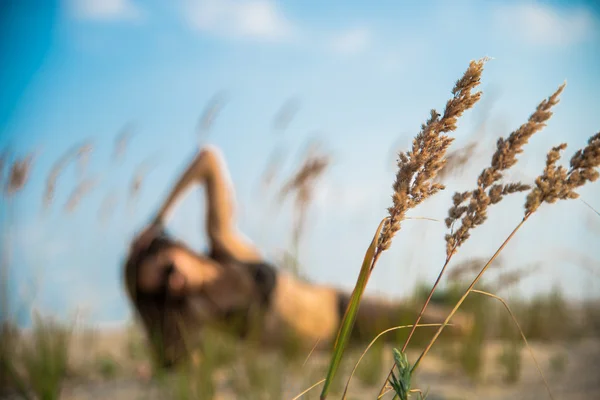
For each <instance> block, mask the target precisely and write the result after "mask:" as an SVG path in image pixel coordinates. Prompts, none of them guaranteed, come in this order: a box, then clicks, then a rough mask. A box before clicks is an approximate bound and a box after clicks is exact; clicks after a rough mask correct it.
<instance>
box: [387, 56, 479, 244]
mask: <svg viewBox="0 0 600 400" xmlns="http://www.w3.org/2000/svg"><path fill="white" fill-rule="evenodd" d="M486 61H487V59H481V60H479V61H471V63H470V65H469V67H468V68H467V70H466V72H465V73H464V75H463V77H462V78H461V79H459V80H458V81H457V82H456V84H455V86H454V88H453V89H452V94H453V95H454V96H453V97H452V98H451V99H450V100H448V102H447V103H446V108H445V110H444V114H443V115H441V114H438V112H437V111H435V110H431V114H430V117H429V119H428V120H427V122H426V123H425V124H423V125H422V126H421V131H420V132H419V134H418V135H417V136H416V137H415V139H414V140H413V143H412V149H411V150H410V151H407V152H401V153H399V155H398V172H397V174H396V180H395V182H394V185H393V189H394V193H393V194H392V202H393V205H392V206H391V207H389V208H388V212H389V215H390V219H389V220H388V222H387V223H386V225H385V227H384V230H383V232H382V234H381V237H380V239H379V249H380V250H381V251H383V250H387V249H388V248H389V247H390V245H391V241H392V238H393V237H394V235H395V233H396V232H397V231H398V230H400V223H401V221H402V220H403V219H404V216H405V214H406V212H407V211H408V210H409V209H411V208H414V207H416V206H417V205H418V204H420V203H421V202H423V201H424V200H425V199H427V198H428V197H430V196H433V195H434V194H435V193H437V192H439V191H440V190H442V189H444V185H442V184H440V183H438V182H435V178H436V177H437V174H438V173H439V172H440V170H442V168H444V166H445V165H446V158H445V155H446V151H447V150H448V147H449V146H450V144H451V143H452V141H453V140H454V139H453V138H450V137H449V136H447V135H445V133H448V132H452V131H454V130H455V129H456V122H457V121H458V118H459V117H460V116H461V115H462V114H463V113H464V112H465V111H466V110H468V109H470V108H471V107H473V106H474V105H475V103H476V102H477V101H478V100H479V99H480V97H481V92H474V93H473V92H472V91H473V89H474V88H475V87H477V86H478V85H479V84H480V81H481V74H482V72H483V65H484V63H485V62H486Z"/></svg>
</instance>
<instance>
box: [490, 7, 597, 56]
mask: <svg viewBox="0 0 600 400" xmlns="http://www.w3.org/2000/svg"><path fill="white" fill-rule="evenodd" d="M494 20H495V21H494V22H495V24H496V27H497V28H498V29H499V30H501V31H502V32H503V33H504V34H508V35H511V36H513V37H514V38H516V39H519V40H524V41H526V42H528V43H530V44H534V45H548V46H557V45H571V44H575V43H578V42H580V41H582V40H585V39H586V38H587V37H589V35H590V34H591V32H592V30H593V28H594V19H593V18H592V16H591V14H590V13H589V11H587V10H585V9H572V10H567V9H565V10H562V11H560V13H559V12H558V11H557V10H556V9H554V8H552V7H550V6H547V5H542V4H516V5H510V6H500V7H498V8H497V9H496V13H495V18H494Z"/></svg>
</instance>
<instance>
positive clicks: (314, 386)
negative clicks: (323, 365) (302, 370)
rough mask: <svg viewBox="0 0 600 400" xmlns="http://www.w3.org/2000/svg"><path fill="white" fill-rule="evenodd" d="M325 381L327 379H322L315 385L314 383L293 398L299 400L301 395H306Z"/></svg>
mask: <svg viewBox="0 0 600 400" xmlns="http://www.w3.org/2000/svg"><path fill="white" fill-rule="evenodd" d="M323 382H325V379H321V380H320V381H319V382H317V383H315V384H314V385H312V386H311V387H309V388H308V389H306V390H304V391H303V392H302V393H300V394H299V395H298V396H296V397H294V398H293V399H292V400H298V399H299V398H300V397H302V396H304V395H305V394H306V393H308V392H310V391H311V390H313V389H314V388H316V387H317V386H319V385H320V384H321V383H323Z"/></svg>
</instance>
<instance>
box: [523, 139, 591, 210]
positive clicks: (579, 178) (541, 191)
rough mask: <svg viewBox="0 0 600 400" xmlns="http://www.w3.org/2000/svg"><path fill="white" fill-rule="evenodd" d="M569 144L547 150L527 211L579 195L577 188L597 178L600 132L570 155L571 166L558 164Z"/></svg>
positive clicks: (528, 201)
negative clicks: (542, 170)
mask: <svg viewBox="0 0 600 400" xmlns="http://www.w3.org/2000/svg"><path fill="white" fill-rule="evenodd" d="M566 148H567V145H566V144H564V143H563V144H561V145H559V146H556V147H554V148H552V150H550V152H548V156H547V158H546V167H545V168H544V172H543V173H542V174H541V175H540V176H538V177H537V178H536V180H535V187H534V188H533V189H532V190H531V192H530V193H529V195H528V196H527V201H526V203H525V215H526V216H527V215H531V214H532V213H534V212H535V211H536V210H537V209H538V208H539V206H540V205H541V204H542V203H554V202H556V201H558V200H566V199H576V198H578V197H579V194H577V192H575V190H576V189H578V188H580V187H581V186H583V185H585V184H586V183H587V182H594V181H596V179H598V176H599V175H600V173H598V171H597V168H598V166H600V132H598V133H596V134H595V135H593V136H592V137H590V139H589V140H588V145H587V146H586V147H584V148H583V149H580V150H578V151H577V152H576V153H575V154H574V155H573V157H571V162H570V168H569V169H568V170H567V169H566V168H564V167H562V166H557V165H556V164H557V162H558V161H559V160H560V152H561V151H563V150H564V149H566Z"/></svg>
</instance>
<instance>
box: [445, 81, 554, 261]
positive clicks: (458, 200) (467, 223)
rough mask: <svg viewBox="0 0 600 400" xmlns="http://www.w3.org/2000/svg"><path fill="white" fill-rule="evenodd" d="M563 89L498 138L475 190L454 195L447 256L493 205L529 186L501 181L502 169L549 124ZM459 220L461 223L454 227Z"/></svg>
mask: <svg viewBox="0 0 600 400" xmlns="http://www.w3.org/2000/svg"><path fill="white" fill-rule="evenodd" d="M564 88H565V84H562V85H561V86H559V87H558V89H557V90H556V92H554V93H553V94H552V95H551V96H550V97H549V98H548V99H545V100H543V101H542V102H541V103H540V104H539V105H538V106H537V108H536V110H535V112H534V113H533V114H531V116H530V117H529V119H528V120H527V122H526V123H524V124H523V125H521V126H520V127H519V128H518V129H517V130H515V131H514V132H512V133H511V134H510V135H509V136H508V138H507V139H504V138H500V139H498V142H497V146H496V147H497V148H496V152H495V153H494V155H493V156H492V162H491V165H490V166H489V167H487V168H485V169H484V170H483V171H482V172H481V174H480V175H479V179H478V180H477V187H476V188H475V189H473V190H472V191H467V192H461V193H456V194H455V195H454V197H453V205H452V207H451V208H450V210H449V211H448V218H446V226H447V227H448V228H451V229H452V231H451V232H450V233H449V234H447V235H446V254H447V255H448V256H450V255H451V254H454V253H455V252H456V251H457V249H458V248H459V247H460V246H461V245H462V244H463V243H464V242H465V241H466V240H467V239H468V238H469V236H470V232H471V230H472V229H474V228H475V227H477V226H478V225H481V224H483V223H484V222H485V220H486V219H487V210H488V207H489V206H490V205H492V204H497V203H499V202H500V201H501V200H502V199H503V197H504V196H506V195H508V194H511V193H517V192H523V191H525V190H529V189H530V186H529V185H525V184H522V183H520V182H516V183H506V184H505V183H502V178H503V172H504V171H506V170H508V169H509V168H511V167H512V166H514V165H515V164H516V163H517V161H518V160H517V155H519V154H520V153H522V152H523V147H524V146H525V144H527V142H528V141H529V139H530V138H531V137H532V136H533V135H534V134H535V133H536V132H539V131H540V130H541V129H542V128H543V127H544V126H545V125H546V122H547V121H548V120H549V119H550V117H551V116H552V111H551V110H552V107H553V106H555V105H556V104H558V102H559V96H560V94H561V93H562V91H563V89H564ZM467 200H468V201H469V203H468V204H466V203H467ZM458 221H460V226H459V227H458V228H457V229H456V230H454V229H453V228H454V225H455V224H456V223H457V222H458Z"/></svg>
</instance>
